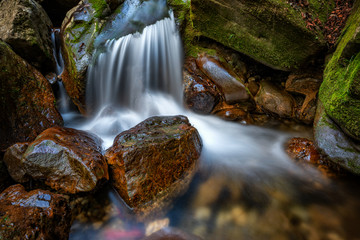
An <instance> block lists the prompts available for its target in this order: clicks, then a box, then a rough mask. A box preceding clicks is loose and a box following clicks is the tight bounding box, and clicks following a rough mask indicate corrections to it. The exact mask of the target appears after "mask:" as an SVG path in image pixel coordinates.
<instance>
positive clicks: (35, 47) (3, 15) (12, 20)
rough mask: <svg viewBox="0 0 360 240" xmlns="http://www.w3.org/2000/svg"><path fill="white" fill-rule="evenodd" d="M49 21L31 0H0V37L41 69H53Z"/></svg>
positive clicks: (50, 25)
mask: <svg viewBox="0 0 360 240" xmlns="http://www.w3.org/2000/svg"><path fill="white" fill-rule="evenodd" d="M51 27H52V23H51V20H50V19H49V17H48V15H47V14H46V12H45V11H44V9H43V8H42V7H41V5H40V4H38V3H37V2H35V1H31V0H3V1H0V39H2V40H3V41H4V42H6V43H8V44H9V45H10V46H11V47H12V49H13V50H14V51H15V52H16V53H17V54H18V55H20V56H21V57H22V58H24V59H25V60H27V61H28V62H29V63H30V64H32V65H33V66H34V67H36V68H37V69H39V70H42V71H43V72H46V71H53V70H54V68H55V59H54V57H53V52H52V43H51Z"/></svg>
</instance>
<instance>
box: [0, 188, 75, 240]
mask: <svg viewBox="0 0 360 240" xmlns="http://www.w3.org/2000/svg"><path fill="white" fill-rule="evenodd" d="M70 226H71V213H70V207H69V204H68V200H67V199H66V198H65V197H64V196H62V195H60V194H54V193H51V192H49V191H44V190H33V191H31V192H26V191H25V189H24V187H23V186H22V185H20V184H18V185H13V186H11V187H9V188H7V189H6V190H5V191H4V192H2V193H1V194H0V239H4V240H5V239H15V240H20V239H47V240H55V239H56V240H66V239H68V237H69V232H70Z"/></svg>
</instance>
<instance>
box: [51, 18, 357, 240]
mask: <svg viewBox="0 0 360 240" xmlns="http://www.w3.org/2000/svg"><path fill="white" fill-rule="evenodd" d="M105 47H106V51H105V52H102V53H100V54H99V56H98V58H97V59H96V61H95V62H94V63H93V65H92V66H91V67H90V68H89V70H88V86H87V104H88V106H89V107H90V109H91V110H92V112H93V114H92V116H91V117H90V118H89V119H84V118H83V117H81V116H79V114H77V113H74V112H71V111H70V109H69V108H68V107H67V105H66V104H65V105H62V107H61V108H60V110H61V112H62V115H63V118H64V120H65V125H66V126H67V127H72V128H76V129H81V130H86V131H90V132H93V133H95V134H97V135H98V136H100V137H101V138H102V139H103V141H104V142H103V148H104V149H107V148H108V147H110V146H111V145H112V142H113V139H114V137H115V136H116V135H117V134H119V133H120V132H122V131H124V130H127V129H129V128H131V127H133V126H135V125H136V124H138V123H139V122H141V121H143V120H144V119H146V118H148V117H150V116H158V115H164V116H165V115H185V116H187V117H188V118H189V121H190V123H191V124H192V125H193V126H194V127H195V128H197V130H198V131H199V133H200V136H201V138H202V141H203V146H204V147H203V151H202V154H201V159H200V167H199V170H198V173H197V174H196V175H195V177H194V179H193V181H192V183H191V184H190V187H189V189H188V191H187V192H186V193H185V194H184V195H183V196H181V197H179V198H178V199H175V200H174V203H173V205H172V207H171V208H170V209H164V213H163V214H158V216H154V217H153V218H150V219H146V221H138V220H137V219H136V217H134V216H133V215H132V214H131V211H130V210H129V209H128V208H127V206H126V205H125V204H124V203H123V201H122V200H121V199H120V197H119V196H118V195H117V193H116V191H114V190H113V189H112V188H111V187H109V186H108V187H106V188H105V189H102V190H100V192H98V193H97V194H96V196H94V197H93V199H92V200H91V201H90V200H86V201H88V202H86V203H85V205H86V204H87V205H89V206H90V207H89V210H88V212H87V213H86V214H83V216H82V217H79V218H78V219H77V220H76V221H75V223H74V224H73V226H72V229H71V233H70V239H71V240H75V239H76V240H82V239H84V240H85V239H86V240H93V239H94V240H95V239H103V240H115V239H129V240H130V239H141V238H142V237H144V236H145V235H149V234H150V233H152V232H155V231H156V230H158V229H160V228H162V227H164V226H171V227H175V228H178V229H181V230H183V231H186V232H188V233H192V234H195V235H197V236H200V237H202V238H203V239H214V240H215V239H217V240H220V239H221V240H225V239H256V240H258V239H260V240H261V239H315V240H316V239H319V240H320V239H329V240H338V239H360V233H359V232H358V230H357V222H356V219H358V216H357V214H358V213H359V212H360V211H359V210H360V208H359V207H360V206H359V201H358V200H359V197H360V196H359V194H358V191H357V188H358V184H357V183H356V182H354V181H352V180H351V179H347V180H344V181H339V182H334V181H333V180H330V179H328V178H326V177H324V176H323V175H322V174H321V173H320V172H319V171H317V170H316V169H312V168H303V167H301V166H299V165H296V164H295V163H294V162H293V161H292V160H291V159H289V157H288V156H287V155H286V153H285V151H284V142H285V141H286V140H287V139H289V138H291V137H294V136H301V135H302V133H299V132H298V133H297V132H282V131H278V130H272V129H266V128H261V127H256V126H245V125H241V124H238V123H233V122H228V121H224V120H221V119H219V118H217V117H213V116H203V115H197V114H195V113H192V112H190V111H188V110H187V109H185V108H184V107H183V104H182V101H183V100H182V65H183V57H184V56H183V49H182V44H181V38H180V36H179V33H178V31H177V28H176V24H175V21H174V16H173V14H172V13H171V12H170V17H169V18H164V19H163V20H160V21H157V22H156V23H155V24H153V25H150V26H147V27H146V28H145V29H144V30H143V31H142V33H135V34H130V35H127V36H124V37H122V38H119V39H113V40H108V41H107V42H106V43H105ZM59 71H60V70H59ZM57 74H58V73H57ZM59 88H60V89H62V87H61V86H60V87H59ZM62 96H63V95H62ZM63 97H64V96H63ZM65 97H66V96H65ZM64 101H66V100H63V101H61V102H64ZM89 201H90V202H89Z"/></svg>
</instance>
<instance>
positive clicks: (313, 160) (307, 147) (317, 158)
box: [285, 137, 346, 177]
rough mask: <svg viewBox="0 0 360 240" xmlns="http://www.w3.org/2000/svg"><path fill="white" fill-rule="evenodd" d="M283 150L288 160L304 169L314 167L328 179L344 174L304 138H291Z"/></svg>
mask: <svg viewBox="0 0 360 240" xmlns="http://www.w3.org/2000/svg"><path fill="white" fill-rule="evenodd" d="M285 150H286V152H287V154H288V155H289V157H290V158H292V159H294V160H295V161H296V162H298V163H299V164H301V165H302V166H304V167H308V166H310V165H311V166H314V167H316V168H317V169H318V170H319V171H321V172H322V173H323V174H324V175H326V176H328V177H337V176H339V175H344V174H346V172H345V171H344V170H342V169H341V168H339V167H337V166H336V165H334V164H331V162H329V160H327V159H326V157H325V156H323V155H322V154H321V153H320V150H318V149H317V147H316V146H315V144H314V142H313V141H311V140H309V139H306V138H299V137H297V138H292V139H290V140H289V141H288V142H287V143H286V144H285Z"/></svg>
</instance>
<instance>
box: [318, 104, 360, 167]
mask: <svg viewBox="0 0 360 240" xmlns="http://www.w3.org/2000/svg"><path fill="white" fill-rule="evenodd" d="M314 137H315V141H316V144H317V146H318V147H319V148H320V149H321V151H322V152H323V153H324V154H325V155H326V156H327V157H328V159H329V160H331V161H332V162H334V163H335V164H337V165H340V166H341V167H342V168H345V169H347V170H349V171H350V172H352V173H355V174H360V145H359V144H358V143H355V142H354V141H352V140H351V139H350V138H349V137H348V136H347V135H346V134H345V133H344V132H343V131H341V130H340V129H339V128H338V126H337V125H336V124H335V123H334V122H333V121H332V120H331V119H330V117H329V116H328V115H327V114H326V113H325V111H324V107H323V105H322V103H321V102H320V101H319V103H318V109H317V113H316V117H315V120H314Z"/></svg>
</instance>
